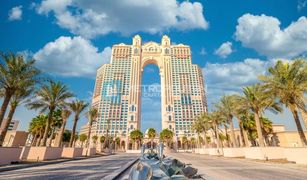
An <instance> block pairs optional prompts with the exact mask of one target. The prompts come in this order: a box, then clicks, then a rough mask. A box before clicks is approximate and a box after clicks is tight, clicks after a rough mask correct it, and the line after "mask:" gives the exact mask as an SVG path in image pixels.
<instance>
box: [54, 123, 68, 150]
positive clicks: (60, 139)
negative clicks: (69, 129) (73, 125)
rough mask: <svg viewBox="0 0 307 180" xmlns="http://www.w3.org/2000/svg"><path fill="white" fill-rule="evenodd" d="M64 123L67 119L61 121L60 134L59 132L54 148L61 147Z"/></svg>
mask: <svg viewBox="0 0 307 180" xmlns="http://www.w3.org/2000/svg"><path fill="white" fill-rule="evenodd" d="M66 122H67V119H63V124H62V126H61V129H60V132H59V137H58V139H57V140H58V142H55V146H56V147H62V138H63V134H64V131H65V126H66Z"/></svg>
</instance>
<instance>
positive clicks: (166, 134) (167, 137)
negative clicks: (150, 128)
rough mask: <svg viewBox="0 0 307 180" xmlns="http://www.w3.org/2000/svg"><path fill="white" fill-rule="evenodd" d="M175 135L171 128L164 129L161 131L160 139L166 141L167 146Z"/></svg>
mask: <svg viewBox="0 0 307 180" xmlns="http://www.w3.org/2000/svg"><path fill="white" fill-rule="evenodd" d="M173 137H174V133H173V131H171V130H169V129H163V130H162V131H161V132H160V139H161V140H162V142H166V145H167V146H169V144H170V143H171V142H172V139H173Z"/></svg>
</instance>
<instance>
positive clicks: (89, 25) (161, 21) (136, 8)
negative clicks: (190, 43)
mask: <svg viewBox="0 0 307 180" xmlns="http://www.w3.org/2000/svg"><path fill="white" fill-rule="evenodd" d="M37 12H38V13H40V14H46V15H47V14H49V13H50V12H54V15H55V18H56V22H57V24H58V25H59V26H60V27H62V28H66V29H69V31H70V32H72V33H74V34H78V35H82V36H84V37H87V38H93V37H95V36H97V35H104V34H108V33H111V32H115V33H121V34H124V35H128V34H131V33H135V32H139V31H142V32H148V33H158V32H162V31H167V30H169V29H171V28H174V29H178V30H190V29H195V28H200V29H207V28H208V22H207V21H206V20H205V17H204V16H203V6H202V4H201V3H199V2H193V3H192V2H186V1H184V2H178V1H177V0H167V1H165V0H154V1H152V0H120V1H119V0H113V1H108V0H75V1H72V0H63V1H54V0H44V1H42V3H41V4H40V5H38V7H37Z"/></svg>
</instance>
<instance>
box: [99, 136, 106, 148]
mask: <svg viewBox="0 0 307 180" xmlns="http://www.w3.org/2000/svg"><path fill="white" fill-rule="evenodd" d="M105 140H106V137H105V136H100V138H99V141H100V149H101V150H102V148H103V144H104V142H105Z"/></svg>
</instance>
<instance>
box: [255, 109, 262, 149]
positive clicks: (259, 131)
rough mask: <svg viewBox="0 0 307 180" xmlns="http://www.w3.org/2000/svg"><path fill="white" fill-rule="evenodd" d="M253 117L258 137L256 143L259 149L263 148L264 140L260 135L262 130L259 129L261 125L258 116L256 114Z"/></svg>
mask: <svg viewBox="0 0 307 180" xmlns="http://www.w3.org/2000/svg"><path fill="white" fill-rule="evenodd" d="M254 115H255V122H256V128H257V135H258V141H259V142H258V143H259V146H260V147H264V146H265V145H264V139H263V134H262V128H261V123H260V118H259V117H260V116H259V114H258V112H255V113H254Z"/></svg>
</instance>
